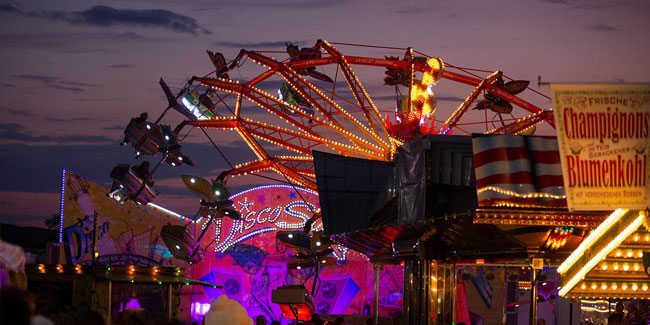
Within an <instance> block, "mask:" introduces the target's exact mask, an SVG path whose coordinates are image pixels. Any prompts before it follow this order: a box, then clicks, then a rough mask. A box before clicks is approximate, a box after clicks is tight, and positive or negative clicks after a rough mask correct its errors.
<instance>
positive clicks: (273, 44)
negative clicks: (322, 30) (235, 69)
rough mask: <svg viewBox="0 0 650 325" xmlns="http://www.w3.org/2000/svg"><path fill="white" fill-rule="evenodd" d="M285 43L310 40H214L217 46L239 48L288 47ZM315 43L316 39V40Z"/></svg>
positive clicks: (298, 43)
mask: <svg viewBox="0 0 650 325" xmlns="http://www.w3.org/2000/svg"><path fill="white" fill-rule="evenodd" d="M285 43H292V44H296V45H304V44H308V43H309V41H307V40H303V41H297V42H296V41H277V42H214V45H216V46H225V47H233V48H237V49H242V48H246V49H251V48H258V47H282V48H284V47H286V44H285ZM314 43H315V41H314Z"/></svg>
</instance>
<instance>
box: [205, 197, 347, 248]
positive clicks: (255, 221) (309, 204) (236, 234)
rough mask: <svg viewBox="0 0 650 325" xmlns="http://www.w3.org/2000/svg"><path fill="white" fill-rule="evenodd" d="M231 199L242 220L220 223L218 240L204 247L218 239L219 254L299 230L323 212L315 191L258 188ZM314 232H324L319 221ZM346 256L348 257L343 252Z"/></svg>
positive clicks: (313, 226)
mask: <svg viewBox="0 0 650 325" xmlns="http://www.w3.org/2000/svg"><path fill="white" fill-rule="evenodd" d="M303 198H304V201H303ZM230 199H231V200H232V201H233V202H234V205H235V207H236V208H237V209H238V210H239V213H240V214H241V217H242V218H241V219H240V220H232V219H229V218H225V219H221V220H220V223H217V224H216V227H215V228H216V229H215V232H216V233H215V236H216V237H215V238H206V239H204V241H205V244H207V243H209V242H211V241H212V240H213V239H215V243H216V245H215V252H218V253H222V252H225V251H226V250H228V248H230V247H232V246H233V245H235V244H237V243H241V242H244V241H246V240H248V239H251V238H254V237H257V236H259V235H262V234H265V233H270V232H273V231H276V230H300V229H302V228H303V227H304V226H305V222H306V221H307V220H308V219H309V218H311V216H312V215H313V213H314V212H316V211H318V209H319V208H320V205H319V202H318V193H317V192H316V191H312V190H310V189H306V188H300V187H295V188H294V187H293V186H290V185H265V186H259V187H255V188H252V189H248V190H245V191H242V192H239V193H237V194H234V195H232V196H231V197H230ZM312 229H313V230H315V231H320V230H322V229H323V224H322V222H321V221H320V220H318V221H317V222H316V223H315V224H314V225H312ZM343 254H345V253H344V252H341V255H343ZM337 258H343V256H337Z"/></svg>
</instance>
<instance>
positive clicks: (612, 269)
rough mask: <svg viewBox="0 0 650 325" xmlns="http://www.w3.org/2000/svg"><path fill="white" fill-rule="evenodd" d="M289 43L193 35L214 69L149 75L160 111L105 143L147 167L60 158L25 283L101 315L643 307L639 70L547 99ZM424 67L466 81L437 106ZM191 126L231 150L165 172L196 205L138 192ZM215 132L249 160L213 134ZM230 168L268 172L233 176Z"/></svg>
mask: <svg viewBox="0 0 650 325" xmlns="http://www.w3.org/2000/svg"><path fill="white" fill-rule="evenodd" d="M286 45H287V54H289V57H288V58H280V59H275V58H274V56H277V54H278V53H276V52H265V51H261V50H255V51H252V50H241V51H240V52H239V54H238V55H237V56H236V57H235V58H234V59H233V60H231V61H226V60H225V58H224V55H223V54H221V53H213V52H211V51H208V54H209V57H210V59H211V61H212V63H213V65H214V70H212V71H211V72H210V73H208V74H207V75H206V74H201V75H203V76H204V77H192V78H190V79H189V81H188V82H187V83H186V84H185V85H182V88H180V91H178V92H177V93H174V92H172V91H171V88H170V87H169V86H168V85H167V84H166V82H165V81H164V80H162V79H161V80H160V82H159V83H160V86H161V87H162V89H163V91H164V93H165V95H166V98H167V100H168V103H165V105H164V106H165V107H166V108H165V109H164V110H162V113H161V114H160V116H159V117H158V118H157V119H155V120H154V119H153V118H152V119H151V120H150V119H149V115H148V114H147V113H142V114H140V115H139V116H137V117H134V118H132V119H131V120H130V121H129V123H128V125H127V127H126V130H125V131H124V135H125V137H124V141H123V142H122V144H123V145H125V146H129V147H133V148H132V149H133V150H134V152H135V157H136V158H138V159H140V158H147V159H149V158H151V159H153V160H152V161H156V160H157V159H159V160H158V162H157V163H156V162H154V163H152V164H151V165H149V161H148V160H146V159H145V161H144V162H143V163H142V164H140V165H133V166H131V165H127V164H120V165H118V166H116V167H115V168H114V169H113V170H112V171H111V173H110V176H111V179H112V181H113V183H112V185H110V186H107V185H104V184H101V183H100V182H97V181H93V180H92V179H90V178H88V177H85V176H83V175H81V174H78V173H74V172H71V171H68V170H64V172H63V177H62V196H61V224H60V227H61V228H60V238H59V243H57V244H54V245H51V247H50V250H49V254H48V255H49V256H48V261H49V262H48V263H43V264H40V265H30V266H28V267H27V271H28V273H29V274H28V276H29V280H30V288H31V289H32V290H33V291H35V292H37V293H38V292H40V293H42V294H43V295H47V296H48V297H51V298H52V304H58V305H59V306H60V305H65V306H70V308H72V309H77V310H79V309H81V308H89V309H93V310H98V311H100V312H102V313H103V314H105V315H106V316H107V317H109V318H110V319H111V321H112V322H114V323H119V322H123V321H125V320H127V319H129V318H132V317H137V318H140V319H141V320H143V321H145V322H147V323H154V322H156V321H157V320H161V319H179V320H181V321H182V322H185V323H188V324H189V323H191V322H198V323H201V322H205V324H208V325H211V324H220V323H228V324H249V323H250V322H251V319H255V318H257V317H258V316H263V318H265V319H266V320H267V321H268V322H270V321H279V322H280V323H281V324H290V323H296V322H300V323H302V322H305V321H308V320H310V319H312V318H314V319H317V318H318V317H320V318H321V319H323V320H326V321H331V322H334V320H335V319H336V318H337V317H342V318H343V321H344V322H345V323H347V324H368V322H371V323H374V324H405V325H406V324H408V325H414V324H461V323H462V324H466V325H467V324H472V325H479V324H508V325H514V324H538V321H540V322H542V323H545V324H581V323H590V324H591V323H593V324H596V323H598V322H600V323H604V321H605V320H606V319H607V318H608V317H609V316H610V313H612V310H613V306H615V305H616V303H618V302H622V303H623V304H624V305H625V306H626V308H627V309H629V311H627V312H626V313H627V314H625V316H626V317H627V318H628V319H629V318H631V317H636V318H638V319H640V318H642V317H643V315H646V316H647V314H646V313H645V308H646V306H647V305H646V303H645V298H646V294H647V292H648V287H649V286H650V278H648V275H647V273H646V271H647V270H648V269H647V268H648V266H650V265H649V264H650V263H648V262H647V261H644V259H645V258H649V259H650V255H648V254H646V253H645V252H646V250H647V249H648V248H650V247H648V245H650V231H649V230H648V229H647V228H646V225H650V222H648V220H646V219H647V218H648V215H649V214H648V210H647V209H648V207H649V201H650V191H649V190H648V189H649V186H650V184H649V182H650V180H649V177H650V172H649V168H650V165H648V159H647V156H648V152H649V151H650V140H649V138H650V136H649V135H650V86H649V85H620V84H619V85H567V84H553V85H551V93H552V98H551V97H549V96H546V95H544V94H542V93H541V92H539V91H537V90H534V89H531V88H530V87H529V82H528V81H523V80H516V79H512V78H509V77H508V76H507V75H505V74H504V73H503V72H502V71H494V72H490V71H485V70H477V69H469V68H462V67H457V66H454V65H451V64H449V63H447V62H444V61H443V60H442V59H441V58H438V57H434V56H428V55H426V54H424V53H422V52H418V51H416V50H414V49H412V48H390V47H372V50H373V51H379V50H381V51H386V54H385V55H384V56H381V57H377V58H373V57H363V56H353V55H345V56H344V55H343V54H342V52H341V51H340V50H339V49H338V48H337V46H342V47H346V49H350V48H352V49H358V48H359V47H366V46H363V45H357V44H347V43H330V42H327V41H324V40H318V41H317V42H316V44H315V45H314V46H313V47H307V48H302V49H300V48H299V47H298V46H296V45H293V44H286ZM351 52H352V53H351V54H354V52H353V51H351ZM373 53H374V52H373ZM271 54H273V55H271ZM377 71H379V73H377ZM235 74H237V75H238V76H239V77H238V78H231V76H234V75H235ZM480 75H481V76H480ZM382 78H383V83H384V86H381V87H373V88H372V91H369V89H371V88H370V87H367V88H366V87H364V86H363V84H362V80H367V79H370V80H371V82H370V83H372V82H381V79H382ZM442 80H446V82H454V83H457V84H458V85H461V86H465V87H469V88H470V89H469V93H468V95H467V96H466V97H465V98H464V99H463V100H462V101H460V100H458V103H452V105H451V106H450V105H449V103H448V101H449V99H448V98H446V99H445V98H443V97H441V98H438V97H437V96H436V94H435V91H436V89H438V88H436V87H444V85H437V84H438V82H440V81H442ZM382 87H388V88H382ZM382 89H383V90H386V89H388V90H387V91H383V90H382ZM371 93H372V94H373V95H374V93H377V94H379V96H375V97H374V99H373V98H372V97H371ZM375 100H376V102H375ZM438 100H440V102H441V105H440V107H438ZM533 101H538V102H542V103H543V104H545V105H548V104H551V105H552V108H550V107H549V108H548V109H542V108H539V107H538V106H536V105H534V104H532V103H531V102H533ZM378 107H384V108H386V107H388V108H390V109H389V110H388V111H386V110H381V111H380V109H379V108H378ZM168 113H169V114H168ZM384 113H386V114H384ZM388 113H389V114H388ZM383 115H385V117H384V116H383ZM179 117H180V118H181V119H182V120H181V121H180V123H179V124H178V125H177V126H176V127H174V128H172V127H171V126H170V125H167V124H162V123H161V121H164V123H171V122H169V120H170V119H171V120H172V121H174V118H176V120H178V118H179ZM193 130H196V131H195V134H201V136H203V135H204V136H206V137H207V139H208V140H209V144H210V145H212V146H214V148H215V149H216V150H215V152H216V153H217V154H218V156H216V157H217V158H219V159H222V160H223V162H225V163H226V164H227V165H228V167H229V168H226V170H217V169H214V170H211V171H210V173H211V174H216V177H215V176H214V175H210V176H207V175H203V176H192V175H178V178H177V179H175V181H177V183H178V184H179V187H180V188H182V189H183V190H186V191H187V192H186V193H191V195H193V197H195V198H196V207H197V208H198V211H197V212H196V213H195V214H193V215H191V216H181V215H179V214H177V213H175V212H173V211H170V210H169V209H166V208H163V207H161V206H160V205H156V204H154V203H153V202H155V199H156V196H157V195H158V194H159V193H158V192H157V190H156V189H154V179H155V177H154V175H155V174H156V172H157V171H158V170H160V168H169V169H171V170H174V168H176V167H178V166H181V165H187V166H194V165H195V163H194V160H196V161H197V162H198V161H199V160H201V158H202V156H203V155H206V153H205V151H203V150H202V151H197V152H190V151H191V150H190V149H191V148H192V146H185V145H184V144H182V141H183V140H184V139H185V138H186V137H187V136H189V134H190V132H192V131H193ZM208 131H210V133H208ZM226 131H235V132H236V135H238V136H240V137H241V139H242V140H243V141H236V142H233V143H237V145H238V146H241V147H242V148H241V149H247V148H249V149H250V160H249V161H248V162H244V163H240V164H234V163H233V162H232V161H231V158H233V157H229V156H228V155H227V154H226V153H224V152H225V151H224V150H221V148H219V141H215V139H216V138H213V137H212V136H211V134H214V133H217V134H221V133H219V132H222V133H223V132H226ZM536 133H539V134H545V136H542V135H536ZM206 143H207V142H206ZM237 150H239V148H238V149H237ZM186 151H187V152H186ZM241 151H242V152H243V151H247V150H241ZM188 152H190V153H191V155H192V158H190V156H189V155H186V154H187V153H188ZM247 152H248V151H247ZM240 153H241V152H238V154H240ZM148 156H149V157H148ZM213 156H214V153H212V152H211V153H210V159H213V158H214V157H213ZM238 157H239V156H238ZM242 157H243V154H242ZM151 159H150V160H151ZM193 159H194V160H193ZM242 159H244V158H242ZM206 161H210V160H209V159H206ZM237 163H239V162H237ZM240 176H242V177H252V178H254V179H255V180H258V181H259V182H256V181H249V182H244V183H248V184H259V183H262V182H264V183H266V185H261V186H251V187H249V188H245V189H243V190H241V191H239V192H237V193H231V192H230V187H229V186H228V181H229V180H232V179H233V178H235V177H240ZM204 177H205V178H204ZM255 177H257V178H255ZM261 180H263V181H261ZM165 182H167V184H170V183H171V181H170V180H169V179H166V180H165ZM231 184H232V183H231ZM239 186H240V187H241V185H239ZM156 188H164V187H156ZM161 190H162V189H161ZM63 300H65V301H63ZM628 306H629V308H628ZM229 308H231V309H229ZM627 309H626V310H627ZM314 315H318V316H314ZM240 316H241V317H240ZM541 320H543V321H541Z"/></svg>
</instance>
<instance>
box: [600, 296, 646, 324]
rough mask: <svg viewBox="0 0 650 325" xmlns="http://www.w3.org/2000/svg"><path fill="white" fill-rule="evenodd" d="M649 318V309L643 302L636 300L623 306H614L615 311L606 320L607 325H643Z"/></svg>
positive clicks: (620, 303) (619, 304)
mask: <svg viewBox="0 0 650 325" xmlns="http://www.w3.org/2000/svg"><path fill="white" fill-rule="evenodd" d="M648 317H650V309H649V308H648V304H647V303H646V301H645V300H636V301H632V302H630V303H628V304H627V305H624V304H623V303H622V302H619V303H617V304H616V309H615V310H614V311H613V312H612V313H611V314H610V315H609V317H608V318H607V324H608V325H645V324H650V323H648Z"/></svg>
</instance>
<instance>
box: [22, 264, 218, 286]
mask: <svg viewBox="0 0 650 325" xmlns="http://www.w3.org/2000/svg"><path fill="white" fill-rule="evenodd" d="M25 271H26V273H27V274H28V276H29V277H30V278H40V279H57V280H65V279H74V278H75V277H78V276H83V275H91V276H94V277H95V278H99V279H104V280H107V281H112V282H122V283H133V284H179V285H201V286H206V287H212V288H221V286H219V285H216V284H213V283H209V282H205V281H199V280H195V279H192V278H188V277H185V276H183V268H180V267H176V266H139V265H78V264H27V265H26V266H25Z"/></svg>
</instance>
